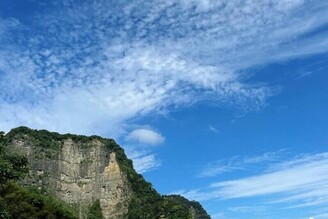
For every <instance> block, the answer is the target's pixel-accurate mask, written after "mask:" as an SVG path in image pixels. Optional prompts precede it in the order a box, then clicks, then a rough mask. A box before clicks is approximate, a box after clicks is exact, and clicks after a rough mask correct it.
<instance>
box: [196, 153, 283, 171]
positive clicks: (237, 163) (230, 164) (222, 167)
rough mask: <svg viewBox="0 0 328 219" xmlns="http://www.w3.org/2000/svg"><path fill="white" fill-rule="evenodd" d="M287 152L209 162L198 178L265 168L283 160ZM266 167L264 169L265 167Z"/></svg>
mask: <svg viewBox="0 0 328 219" xmlns="http://www.w3.org/2000/svg"><path fill="white" fill-rule="evenodd" d="M285 151H286V150H285V149H282V150H279V151H276V152H266V153H264V154H261V155H256V156H244V157H241V156H234V157H231V158H228V159H221V160H217V161H213V162H209V163H208V164H207V165H206V166H205V167H204V168H203V169H202V170H201V171H200V172H199V173H198V174H197V176H198V177H215V176H218V175H221V174H224V173H228V172H234V171H238V170H239V171H240V170H245V169H250V168H252V167H254V165H259V164H261V163H262V164H263V163H265V166H268V165H270V164H272V163H273V162H277V161H279V160H280V159H281V157H282V155H283V154H284V152H285ZM265 166H264V167H265Z"/></svg>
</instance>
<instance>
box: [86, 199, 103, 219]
mask: <svg viewBox="0 0 328 219" xmlns="http://www.w3.org/2000/svg"><path fill="white" fill-rule="evenodd" d="M103 218H104V217H103V214H102V212H101V208H100V201H99V200H97V201H95V202H94V203H93V204H92V205H91V207H90V209H89V213H88V219H103Z"/></svg>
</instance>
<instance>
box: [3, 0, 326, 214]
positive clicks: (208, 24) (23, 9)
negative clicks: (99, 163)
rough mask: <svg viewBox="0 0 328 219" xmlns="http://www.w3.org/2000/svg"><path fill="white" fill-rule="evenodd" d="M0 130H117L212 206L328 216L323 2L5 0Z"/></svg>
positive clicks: (147, 167)
mask: <svg viewBox="0 0 328 219" xmlns="http://www.w3.org/2000/svg"><path fill="white" fill-rule="evenodd" d="M0 6H1V7H0V115H1V117H0V129H1V130H4V131H9V130H10V129H11V128H13V127H16V126H20V125H25V126H29V127H32V128H37V129H41V128H42V129H48V130H52V131H57V132H61V133H67V132H71V133H79V134H87V135H91V134H98V135H102V136H106V137H113V138H115V139H116V140H117V141H118V142H119V143H120V144H121V145H122V146H123V147H124V148H125V150H126V152H127V153H128V155H129V157H130V158H132V159H133V160H134V165H135V168H136V169H137V170H138V171H139V172H140V173H143V174H144V176H145V177H146V179H147V180H149V181H151V182H152V183H153V185H154V187H155V188H156V189H157V190H158V191H159V192H161V193H163V194H169V193H179V194H182V195H184V196H186V197H188V198H190V199H195V200H198V201H200V202H201V203H202V204H203V205H204V207H205V208H206V209H207V211H208V212H209V213H210V214H211V215H212V217H213V218H216V219H218V218H229V219H244V218H261V219H262V218H263V219H267V218H268V219H283V218H286V219H303V218H304V219H306V218H311V217H312V218H315V219H317V218H318V219H320V218H322V219H325V218H328V205H327V203H328V202H327V201H328V187H327V185H328V150H327V149H328V134H327V130H328V116H327V109H328V87H327V83H328V75H327V73H326V71H327V69H328V64H327V63H328V62H327V61H328V56H327V52H328V1H322V0H321V1H319V0H317V1H316V0H279V1H274V0H243V1H242V0H236V1H223V0H222V1H221V0H218V1H212V0H180V1H178V0H166V1H142V0H133V1H124V0H121V1H105V0H92V1H91V0H83V1H82V0H80V1H79V0H76V1H75V0H56V1H51V2H50V1H36V0H24V1H21V0H10V1H9V0H2V1H1V2H0Z"/></svg>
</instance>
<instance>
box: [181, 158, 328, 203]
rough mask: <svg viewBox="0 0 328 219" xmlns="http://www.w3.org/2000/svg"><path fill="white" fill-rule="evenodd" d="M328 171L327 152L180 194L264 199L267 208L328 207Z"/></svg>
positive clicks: (192, 197) (295, 159)
mask: <svg viewBox="0 0 328 219" xmlns="http://www.w3.org/2000/svg"><path fill="white" fill-rule="evenodd" d="M327 171H328V154H327V153H320V154H312V155H309V154H303V155H299V156H297V157H295V158H294V159H290V160H289V161H280V162H277V163H274V164H271V165H270V166H269V167H268V168H267V169H265V170H263V172H262V173H260V174H256V175H250V176H248V177H244V178H240V179H234V180H228V181H221V182H215V183H212V184H210V185H209V186H208V187H205V188H200V189H195V190H189V191H180V194H182V195H185V196H186V197H188V198H190V199H196V200H203V201H206V200H212V199H217V200H234V199H238V200H241V199H243V200H245V199H246V200H247V199H253V200H259V199H258V198H262V199H261V204H262V205H263V206H264V207H274V206H279V205H280V204H283V206H284V207H283V208H285V209H295V208H296V209H298V208H310V207H313V206H315V207H321V208H327V207H328V206H327V199H328V188H327V184H328V172H327ZM254 203H256V201H254ZM280 206H281V205H280ZM279 208H281V207H279Z"/></svg>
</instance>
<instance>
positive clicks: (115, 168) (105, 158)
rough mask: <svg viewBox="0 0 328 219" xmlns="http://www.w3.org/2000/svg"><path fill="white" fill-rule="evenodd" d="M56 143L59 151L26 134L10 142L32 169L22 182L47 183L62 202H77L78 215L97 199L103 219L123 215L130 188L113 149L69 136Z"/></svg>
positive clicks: (115, 218) (118, 217) (114, 218)
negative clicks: (42, 144) (34, 140)
mask: <svg viewBox="0 0 328 219" xmlns="http://www.w3.org/2000/svg"><path fill="white" fill-rule="evenodd" d="M56 144H58V145H59V146H60V147H58V150H59V151H56V150H53V149H50V148H40V147H37V146H35V144H33V141H32V140H31V139H29V138H28V136H26V138H22V139H18V140H15V141H13V142H12V148H11V149H13V150H15V151H20V152H22V153H24V154H26V155H27V156H28V158H29V163H30V167H31V171H30V177H28V178H27V179H26V180H25V183H27V184H34V185H37V186H39V187H44V186H46V187H48V188H50V189H51V190H52V191H53V192H54V193H55V194H56V196H58V197H59V198H61V199H62V200H64V201H65V202H68V203H72V204H76V205H77V206H79V215H80V218H86V215H87V212H88V209H89V206H90V205H91V204H92V203H93V202H94V201H96V200H99V201H100V206H101V209H102V213H103V216H104V218H106V219H121V218H124V216H125V215H126V214H127V212H128V207H129V202H130V199H131V195H132V191H131V188H130V185H129V182H128V180H127V178H126V176H125V174H124V173H123V172H122V171H121V170H120V167H119V164H118V162H117V160H116V154H115V152H111V151H109V149H108V148H107V147H106V146H105V145H104V144H103V143H102V142H101V141H99V140H97V139H94V140H92V141H90V142H87V143H83V145H81V143H77V142H74V141H73V140H72V139H65V140H64V141H63V142H58V143H56ZM51 156H54V157H51Z"/></svg>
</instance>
